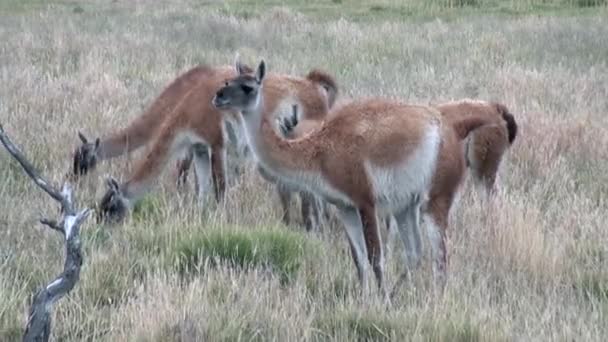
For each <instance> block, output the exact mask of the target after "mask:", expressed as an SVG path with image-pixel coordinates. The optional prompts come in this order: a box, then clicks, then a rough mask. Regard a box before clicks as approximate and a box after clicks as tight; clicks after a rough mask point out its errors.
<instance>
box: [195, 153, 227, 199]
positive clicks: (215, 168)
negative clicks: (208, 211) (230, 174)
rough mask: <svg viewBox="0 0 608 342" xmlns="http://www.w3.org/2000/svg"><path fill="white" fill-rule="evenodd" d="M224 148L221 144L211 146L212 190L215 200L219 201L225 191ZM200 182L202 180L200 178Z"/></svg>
mask: <svg viewBox="0 0 608 342" xmlns="http://www.w3.org/2000/svg"><path fill="white" fill-rule="evenodd" d="M224 156H225V150H224V147H223V146H214V147H211V173H212V177H213V190H214V192H215V200H216V201H217V202H220V201H222V200H223V199H224V195H225V193H226V178H225V169H226V168H225V167H226V165H225V164H224ZM200 181H201V182H202V180H200Z"/></svg>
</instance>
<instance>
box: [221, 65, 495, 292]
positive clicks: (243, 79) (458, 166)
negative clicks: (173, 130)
mask: <svg viewBox="0 0 608 342" xmlns="http://www.w3.org/2000/svg"><path fill="white" fill-rule="evenodd" d="M237 70H238V64H237ZM274 88H275V87H274V83H273V82H272V81H271V80H269V79H267V78H266V72H265V63H264V61H261V62H260V64H259V66H258V67H257V70H256V72H255V75H251V74H247V73H242V72H238V76H237V77H235V78H234V79H231V80H230V81H229V82H228V84H227V85H226V86H224V87H222V88H221V89H220V90H218V92H217V93H216V95H215V97H214V99H213V104H214V106H215V107H216V108H218V109H221V110H226V111H234V110H237V111H239V112H240V114H241V120H242V122H243V125H244V128H245V129H244V130H245V133H246V135H247V141H248V143H249V146H250V149H251V151H252V152H253V154H254V155H255V156H256V157H257V160H258V161H259V162H260V164H262V166H263V167H264V169H265V170H267V171H269V172H271V173H272V174H273V175H274V176H275V177H277V178H279V179H281V181H283V182H285V183H288V184H292V185H293V186H295V187H300V188H302V189H305V190H309V191H312V192H314V193H315V194H318V195H319V196H321V197H322V198H323V199H324V200H326V201H328V202H329V203H331V204H333V205H334V206H335V207H336V209H337V213H338V216H339V217H340V218H341V221H342V222H343V224H344V226H345V228H346V233H347V236H348V239H349V242H350V246H351V252H352V256H353V259H354V261H355V264H356V266H357V271H358V272H357V273H358V276H359V281H360V283H361V285H362V288H363V289H364V291H365V290H366V289H367V288H368V286H367V280H366V279H367V277H366V274H367V261H366V259H368V260H369V262H370V263H371V265H372V269H373V271H374V274H375V277H376V282H377V285H378V288H379V289H380V291H381V292H382V294H383V296H384V299H385V301H387V302H390V299H389V298H388V292H387V291H386V286H385V282H384V257H383V251H382V249H383V248H382V244H381V240H380V235H379V231H378V225H377V220H376V210H378V211H379V212H380V213H385V214H394V215H395V217H396V219H397V222H398V225H399V231H400V232H401V235H402V238H403V241H404V242H405V241H406V240H407V239H409V234H407V233H408V232H407V227H411V226H413V224H412V223H411V221H412V220H413V218H415V213H416V212H418V210H419V209H418V208H417V207H415V206H416V205H418V203H421V202H423V201H424V214H425V215H426V216H428V219H426V220H425V221H426V222H427V223H428V225H427V226H428V228H429V229H428V230H429V236H430V237H431V241H432V246H433V251H434V256H435V258H434V259H435V263H434V265H435V267H434V269H435V270H436V272H435V274H436V275H437V274H438V275H439V276H441V278H445V277H443V275H444V274H445V264H446V247H445V230H446V229H447V224H448V222H447V217H448V216H447V214H448V211H449V209H450V206H451V202H452V199H453V196H454V194H455V192H456V190H457V188H458V185H459V184H460V180H461V178H462V174H463V168H464V157H463V153H462V151H456V152H454V148H457V146H459V145H458V141H460V140H462V139H464V138H465V137H466V136H467V135H468V134H469V132H471V131H472V130H473V129H475V128H477V127H480V126H482V125H484V124H488V123H490V122H489V121H488V120H487V118H484V117H480V116H472V117H467V118H463V119H461V120H458V121H456V122H454V123H452V124H449V125H448V124H444V123H443V122H442V117H441V114H440V113H439V111H438V110H436V109H434V108H431V107H428V106H418V105H409V104H405V103H402V102H398V101H394V100H388V99H381V98H372V99H366V100H358V101H353V102H351V103H349V104H346V105H343V106H340V107H339V108H337V109H336V110H335V111H334V112H333V113H332V115H331V116H330V117H329V118H328V119H327V120H326V121H324V122H323V123H322V124H321V125H320V126H319V127H318V128H316V129H314V130H312V131H311V132H309V133H308V134H305V135H304V136H303V137H300V138H297V139H294V140H286V139H284V138H282V137H281V136H279V135H278V133H277V132H276V131H275V130H274V129H273V125H272V122H271V121H270V120H269V119H268V117H269V116H270V115H269V113H281V112H283V113H289V111H291V108H292V106H293V104H296V105H298V107H300V108H302V110H303V112H304V113H306V112H308V111H314V108H311V107H310V106H309V105H308V104H307V103H303V102H299V101H298V99H296V98H291V99H288V98H282V99H277V98H276V97H272V96H267V94H272V93H274V92H275V91H276V90H275V89H274ZM426 198H428V201H427V200H426ZM406 246H407V244H406Z"/></svg>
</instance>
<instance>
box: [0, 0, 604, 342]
mask: <svg viewBox="0 0 608 342" xmlns="http://www.w3.org/2000/svg"><path fill="white" fill-rule="evenodd" d="M81 9H83V11H80V10H79V11H72V10H71V8H70V7H65V6H63V7H62V6H59V7H50V8H48V9H41V10H38V9H36V10H34V11H30V12H25V13H19V14H18V15H17V14H10V13H3V14H0V41H1V42H2V44H0V84H2V86H1V87H0V122H2V124H3V125H4V127H5V129H6V130H7V131H8V133H9V134H10V135H11V136H12V138H13V139H14V140H15V141H16V143H17V144H18V145H19V146H21V147H22V149H23V150H24V151H25V153H27V155H28V156H30V157H31V158H32V159H33V161H34V162H35V164H36V165H37V166H38V167H39V169H40V170H41V171H42V172H43V173H44V174H45V175H48V176H49V177H50V178H51V179H53V180H54V181H56V182H59V181H61V180H62V177H63V175H64V174H65V172H66V171H67V170H68V168H69V165H70V160H69V155H70V153H71V151H72V150H73V148H75V147H76V146H77V144H78V140H77V136H76V131H77V130H79V129H81V130H83V131H84V132H85V133H86V134H87V135H93V136H94V135H102V134H104V132H108V131H110V130H112V129H113V128H115V127H118V126H121V125H123V124H125V123H126V122H127V121H128V120H129V119H131V118H133V117H135V116H136V115H138V114H139V113H140V111H141V109H142V107H143V106H145V105H147V104H148V103H150V101H151V100H152V99H153V98H154V97H155V96H156V95H157V94H158V93H159V92H160V90H161V88H162V87H163V86H164V85H166V84H167V83H168V82H169V81H170V80H171V79H172V78H174V77H175V76H176V75H177V74H179V73H180V72H182V71H185V70H186V69H188V68H190V67H191V66H193V65H195V64H197V63H201V62H204V63H210V64H214V65H215V64H224V63H231V62H232V60H233V57H234V53H235V52H236V51H237V50H238V51H240V53H241V55H242V56H243V58H244V59H246V60H247V61H249V62H250V63H255V62H257V60H258V58H260V57H264V58H265V59H266V61H267V65H268V67H269V68H270V70H277V71H282V72H288V73H294V74H303V73H305V72H306V71H307V70H308V69H310V68H312V67H322V68H324V69H327V70H329V71H331V72H332V73H333V74H335V75H336V77H337V78H338V80H339V82H340V85H341V87H342V91H343V94H345V95H347V96H352V97H360V96H375V95H381V96H388V97H399V98H402V99H406V100H408V101H410V102H419V103H436V102H441V101H447V100H450V99H455V98H461V97H474V98H481V99H494V100H499V101H501V102H503V103H505V104H507V105H508V106H509V107H510V109H511V110H512V112H513V113H514V114H515V117H516V119H517V122H518V124H519V126H520V131H519V133H520V134H519V136H518V138H517V139H516V142H515V144H514V146H513V147H512V149H511V150H510V152H509V154H508V155H507V158H506V160H505V163H504V164H503V168H502V170H501V182H502V184H503V190H502V192H501V193H500V194H499V196H498V198H496V199H495V200H494V201H491V202H487V201H484V200H483V199H482V198H481V197H480V195H479V194H478V192H477V191H476V188H475V186H474V184H472V183H471V182H467V184H465V186H464V188H463V192H462V198H461V200H460V202H459V205H458V207H457V208H455V210H454V212H453V216H452V224H451V227H450V231H449V244H448V246H449V254H450V265H449V279H448V286H447V289H446V293H445V295H444V296H443V297H442V298H435V297H434V296H433V287H432V284H431V283H430V280H431V272H430V267H429V262H428V258H427V259H425V262H424V264H423V267H422V268H421V269H420V271H419V272H418V274H417V275H416V276H415V277H414V279H413V281H412V283H411V284H407V285H406V286H405V287H404V288H402V290H401V291H400V293H399V297H398V298H397V299H396V300H395V303H394V304H395V307H394V308H393V309H391V310H389V311H385V310H384V308H383V307H382V305H381V303H380V301H379V299H378V298H376V297H373V296H372V297H370V298H363V299H361V298H359V297H358V295H357V282H356V277H355V274H354V273H355V270H354V267H353V265H352V261H351V260H350V254H349V251H348V248H347V244H346V239H345V237H344V234H343V233H342V231H341V227H340V225H339V224H337V223H334V224H333V226H332V227H329V228H328V229H326V230H325V231H323V232H321V233H318V234H305V233H304V232H302V231H300V229H299V228H298V227H282V226H280V225H279V223H278V218H279V214H278V201H277V200H276V198H275V194H274V193H273V191H272V188H271V187H270V186H269V185H268V184H267V183H265V182H264V181H262V180H261V179H260V178H259V177H258V176H257V175H256V173H255V172H254V171H253V170H251V169H250V170H249V171H248V172H247V173H246V174H245V176H243V178H241V179H236V180H232V185H231V187H230V189H229V190H228V197H227V201H226V203H225V204H224V205H222V206H220V207H219V208H218V207H217V206H216V205H211V206H210V207H207V208H200V207H199V206H198V205H196V204H194V203H192V201H190V199H189V198H188V197H187V196H186V197H185V198H184V197H181V196H178V195H177V194H176V193H175V191H174V189H173V188H172V185H171V183H170V182H169V178H168V177H166V176H164V177H163V178H162V181H161V183H163V184H162V186H159V187H158V188H157V189H155V190H154V191H153V192H152V193H151V194H150V197H149V198H148V199H146V200H145V201H144V203H143V204H142V205H141V208H140V209H139V210H138V212H137V213H135V214H134V215H133V217H132V218H131V219H130V220H129V221H128V222H127V224H125V225H123V226H116V227H102V226H97V225H96V224H94V222H93V221H92V220H91V221H89V222H88V223H87V225H86V226H85V227H84V228H83V232H82V234H83V247H84V251H85V264H84V266H83V270H82V274H81V277H82V279H81V282H80V283H79V284H78V285H77V287H76V289H75V290H74V292H73V293H71V294H70V295H69V296H68V297H66V298H65V299H63V300H62V301H60V302H59V303H58V304H57V306H56V307H55V310H54V312H55V314H54V317H55V326H54V331H53V338H54V340H57V341H64V340H65V341H81V340H95V341H99V340H101V341H117V340H119V341H133V340H141V341H167V340H176V341H178V340H179V341H194V340H252V339H253V340H280V341H287V340H289V341H292V340H314V341H316V340H353V339H374V340H379V339H380V340H381V339H392V340H429V339H430V340H445V341H453V340H462V341H469V340H492V341H496V340H585V341H593V340H596V341H600V340H603V339H604V338H605V336H607V335H608V320H607V318H606V317H608V316H607V315H608V266H607V263H606V259H607V257H608V247H607V246H608V238H607V234H606V229H605V222H606V220H607V219H608V210H607V209H608V208H607V206H608V203H607V201H606V195H607V194H608V174H607V173H606V171H605V170H606V169H607V168H608V148H607V147H608V118H607V116H606V113H608V102H607V101H606V98H608V65H607V63H606V56H608V26H606V25H605V19H604V17H602V16H599V15H598V16H585V17H574V16H573V17H541V18H539V17H521V18H504V17H495V16H469V17H467V18H463V19H457V20H453V21H450V22H445V21H442V20H431V21H427V22H419V21H418V22H412V21H408V20H403V21H400V22H395V21H391V22H371V23H355V22H350V21H347V20H331V21H316V20H315V19H314V18H311V17H308V16H305V15H302V14H298V13H296V12H294V11H291V10H289V9H272V10H269V11H268V12H265V13H263V14H261V15H260V16H252V17H249V18H246V19H244V18H241V17H233V16H230V15H227V14H226V13H225V11H220V12H217V11H208V10H206V9H205V7H204V6H202V7H201V6H200V5H198V4H190V3H189V2H180V1H172V2H163V4H162V5H159V4H156V5H155V4H152V3H149V2H145V1H143V2H142V1H139V2H133V3H123V2H115V3H111V4H110V3H106V2H88V3H86V5H85V6H83V7H82V8H81ZM138 155H140V153H135V154H134V155H132V156H130V157H129V158H121V159H117V160H115V161H113V162H110V163H104V164H102V165H100V167H99V171H98V172H97V173H95V174H92V175H91V176H90V177H88V180H87V181H86V182H84V183H83V184H80V185H79V188H78V191H77V194H78V196H79V199H80V200H81V201H83V202H84V203H85V204H89V205H92V204H93V201H95V200H96V199H98V198H99V197H100V196H101V194H102V192H103V191H104V190H105V188H104V185H103V176H104V175H106V174H111V175H114V176H116V177H118V178H123V179H124V178H126V177H127V176H128V173H129V170H130V169H131V167H132V161H133V159H134V158H136V157H137V156H138ZM0 198H1V199H2V200H1V201H0V213H1V214H0V232H1V234H2V238H1V239H0V340H2V341H12V340H16V339H19V336H20V334H21V331H22V329H23V327H24V325H25V320H26V313H27V307H28V303H29V298H30V295H31V293H32V292H33V290H34V289H35V288H36V287H37V286H41V285H42V284H44V283H45V282H47V281H48V280H50V279H52V276H53V275H55V274H56V273H57V272H58V270H59V269H60V267H61V264H62V257H63V256H62V252H63V247H62V244H61V241H59V239H58V238H57V235H56V234H53V232H49V231H47V230H45V229H44V228H43V227H41V226H40V225H39V224H37V223H36V221H37V218H38V217H39V216H40V214H41V213H44V214H47V215H53V214H54V213H56V210H57V209H56V208H55V207H54V206H53V205H54V204H53V203H52V202H51V201H49V200H48V199H47V198H45V197H44V196H42V195H41V192H40V191H39V190H38V189H36V188H35V187H34V186H33V184H31V182H30V181H29V180H28V179H27V178H26V177H25V176H24V175H23V174H22V172H21V170H20V169H19V167H18V166H17V165H16V164H15V163H14V162H13V161H12V160H11V159H10V158H9V156H8V155H7V154H6V153H5V152H4V151H3V150H2V151H0ZM211 203H212V201H211ZM243 232H246V234H253V236H256V234H257V232H260V233H259V236H262V237H263V236H272V237H273V238H272V239H273V240H272V241H276V242H274V243H275V244H277V245H278V244H281V245H283V244H284V245H285V246H292V247H288V249H287V250H286V251H285V253H284V254H281V253H279V252H277V250H274V249H272V248H270V247H265V248H266V250H265V252H264V253H268V254H267V255H269V256H271V257H269V259H268V260H270V261H268V260H267V259H263V258H262V259H256V260H257V263H251V264H248V265H245V266H246V267H234V265H231V264H229V263H223V262H222V260H219V261H220V262H219V263H218V262H217V261H218V260H216V259H214V258H198V259H197V258H196V256H197V255H195V254H196V251H195V252H192V254H191V256H192V258H193V259H189V260H193V261H192V262H193V263H194V264H192V265H191V266H193V269H195V271H189V273H188V274H183V272H182V273H180V267H178V265H176V262H177V261H176V258H175V255H176V253H178V254H179V252H180V250H179V248H180V247H179V246H182V245H181V243H183V242H184V241H186V242H187V241H208V240H209V239H211V238H213V237H216V236H224V235H225V236H239V235H238V234H239V233H243ZM255 239H256V238H253V240H255ZM243 243H248V242H243ZM239 246H240V245H239ZM252 246H253V247H254V248H255V247H256V246H257V245H255V243H254V245H252ZM396 246H397V245H394V246H393V247H396ZM291 249H293V250H297V251H298V252H297V253H291ZM278 250H280V249H278ZM393 250H394V255H392V257H391V258H390V261H389V265H388V268H389V274H388V279H389V281H390V282H391V283H392V282H393V281H394V280H395V279H396V276H397V272H398V271H399V270H400V269H401V268H400V260H401V259H400V255H399V253H400V252H401V249H400V248H393ZM277 253H278V254H277ZM427 254H428V251H427ZM256 258H257V257H256ZM272 258H279V259H280V260H292V259H291V258H294V260H296V261H297V263H298V267H297V268H296V273H295V274H296V275H295V277H294V278H293V279H291V280H290V281H288V282H284V281H282V278H281V276H280V274H278V273H277V272H275V271H276V269H274V268H273V267H272V265H271V264H269V263H272V260H274V259H272ZM286 258H290V259H286ZM220 259H221V258H220Z"/></svg>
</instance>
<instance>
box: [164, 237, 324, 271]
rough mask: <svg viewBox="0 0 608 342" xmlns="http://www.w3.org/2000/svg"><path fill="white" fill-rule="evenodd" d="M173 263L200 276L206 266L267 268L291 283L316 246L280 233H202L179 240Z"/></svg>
mask: <svg viewBox="0 0 608 342" xmlns="http://www.w3.org/2000/svg"><path fill="white" fill-rule="evenodd" d="M171 253H172V257H171V260H172V261H173V262H174V265H176V266H177V268H178V270H179V272H180V273H181V274H191V273H197V272H198V271H199V270H200V269H201V266H202V265H203V264H204V263H209V264H210V266H217V265H218V264H224V265H228V266H230V267H235V268H238V269H241V270H246V269H248V268H260V267H261V268H268V269H270V270H271V271H272V272H273V273H275V274H276V275H277V276H279V277H280V279H281V282H283V283H286V282H289V281H290V280H292V279H293V278H294V277H295V276H296V274H297V273H298V270H299V269H300V267H301V266H302V264H303V262H304V259H305V256H306V255H311V254H313V255H314V246H313V245H312V244H311V242H310V241H309V238H308V237H306V236H305V235H303V234H300V233H295V232H290V231H281V230H259V229H252V230H247V231H221V230H219V229H211V230H201V231H200V233H197V234H195V236H186V235H184V236H183V237H180V238H178V240H177V241H176V243H175V245H174V247H173V248H172V252H171Z"/></svg>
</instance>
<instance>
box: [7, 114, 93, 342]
mask: <svg viewBox="0 0 608 342" xmlns="http://www.w3.org/2000/svg"><path fill="white" fill-rule="evenodd" d="M0 141H1V142H2V145H4V147H5V148H6V150H7V151H8V152H9V153H10V154H11V155H12V156H13V157H14V158H15V159H16V160H17V162H19V164H20V165H21V167H22V168H23V170H24V171H25V173H26V174H27V175H28V176H29V177H30V178H31V179H32V180H33V181H34V182H35V183H36V185H38V186H39V187H40V188H41V189H42V190H44V192H46V193H47V194H49V196H51V197H52V198H53V199H54V200H56V201H57V202H59V203H60V205H61V213H62V217H61V220H60V221H59V222H57V221H55V220H49V219H41V220H40V222H41V223H42V224H44V225H45V226H48V227H49V228H51V229H53V230H56V231H58V232H60V233H61V234H62V235H63V237H64V239H65V245H66V247H65V263H64V265H63V272H62V273H61V274H60V275H58V276H57V277H56V278H55V279H54V280H53V281H52V282H50V283H49V284H48V285H46V286H45V287H43V288H41V289H39V290H38V291H37V292H36V294H35V295H34V300H33V302H32V306H31V307H30V312H29V318H28V322H27V326H26V328H25V332H24V334H23V341H25V342H33V341H48V340H49V336H50V334H51V307H52V305H53V303H55V302H56V301H57V300H59V299H61V298H62V297H63V296H65V295H66V294H67V293H69V292H70V291H71V290H72V289H73V288H74V286H76V283H77V282H78V280H79V279H80V267H81V266H82V252H81V248H80V225H81V224H82V223H83V222H84V220H86V218H87V217H88V216H89V213H90V209H88V208H85V209H83V210H81V211H79V212H77V211H76V209H75V207H74V202H73V196H72V188H71V186H70V185H69V183H65V184H64V185H63V187H62V189H61V191H58V190H57V189H56V188H55V187H53V186H52V185H51V184H49V182H47V181H46V180H45V179H44V178H42V177H41V176H40V175H39V173H38V172H37V171H36V170H35V168H34V166H33V165H32V164H31V163H30V162H29V161H28V160H27V158H25V156H24V155H23V153H22V152H21V151H19V149H18V148H17V147H16V146H15V145H14V144H13V142H12V141H11V140H10V139H9V138H8V136H7V135H6V133H5V132H4V129H3V127H2V125H1V124H0Z"/></svg>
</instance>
